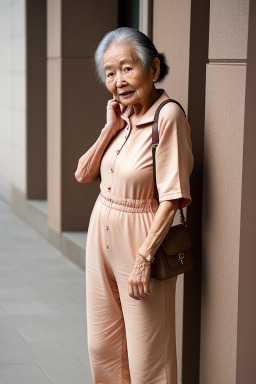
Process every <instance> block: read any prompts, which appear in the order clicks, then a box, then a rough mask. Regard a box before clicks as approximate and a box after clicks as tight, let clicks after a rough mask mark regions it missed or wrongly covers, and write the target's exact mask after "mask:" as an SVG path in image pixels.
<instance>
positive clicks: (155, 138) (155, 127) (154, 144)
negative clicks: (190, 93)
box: [152, 99, 187, 225]
mask: <svg viewBox="0 0 256 384" xmlns="http://www.w3.org/2000/svg"><path fill="white" fill-rule="evenodd" d="M169 102H173V103H176V104H178V106H179V107H180V108H181V109H182V111H183V113H184V115H185V117H186V112H185V111H184V109H183V107H182V106H181V104H180V103H179V102H178V101H177V100H174V99H166V100H164V101H163V102H162V103H161V104H160V105H159V106H158V107H157V109H156V112H155V116H154V123H153V127H152V154H153V170H154V197H156V199H157V200H158V203H159V196H158V190H157V185H156V148H157V146H158V143H159V134H158V118H159V113H160V110H161V108H162V107H163V106H164V105H165V104H167V103H169ZM179 211H180V219H181V222H182V224H184V225H187V222H186V219H185V216H184V213H183V209H182V208H179Z"/></svg>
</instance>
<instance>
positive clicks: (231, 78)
mask: <svg viewBox="0 0 256 384" xmlns="http://www.w3.org/2000/svg"><path fill="white" fill-rule="evenodd" d="M254 10H255V8H254ZM248 17H249V0H243V1H238V0H236V1H228V0H224V1H223V0H212V1H211V9H210V39H209V64H207V68H206V70H207V81H206V113H205V138H204V188H203V232H202V235H203V236H202V238H203V259H202V294H201V299H202V305H201V309H202V310H201V338H200V339H201V346H200V347H201V348H200V350H201V353H200V383H207V384H216V383H225V384H234V383H238V382H239V383H251V384H252V383H254V382H255V376H254V378H253V377H252V376H250V372H247V375H245V376H243V377H241V376H240V378H239V380H238V377H239V376H237V369H238V370H239V373H241V372H242V369H241V364H242V362H246V360H247V359H249V362H246V366H247V367H250V370H251V372H252V371H253V370H254V372H255V367H253V359H254V356H255V355H254V356H253V355H251V356H250V351H251V352H252V351H253V350H254V352H255V345H254V347H252V345H251V342H249V340H248V337H250V336H251V337H253V334H250V332H249V329H251V331H252V328H253V327H252V324H253V323H251V320H252V319H251V320H250V323H249V324H250V327H249V328H247V329H244V328H243V327H241V326H242V325H243V326H245V327H246V321H245V317H247V316H248V315H249V316H251V313H250V311H249V310H250V306H251V305H253V301H251V302H249V301H247V303H246V304H243V303H242V300H241V299H242V298H246V299H247V300H249V299H250V298H252V295H251V294H249V295H248V294H247V288H246V287H247V281H246V280H247V276H246V273H245V269H244V268H245V264H246V272H247V273H248V274H249V273H250V272H249V271H252V270H253V258H254V255H252V254H251V255H248V254H247V253H246V249H247V246H248V247H249V249H250V248H251V250H252V247H253V244H252V242H253V233H252V232H251V234H250V235H251V239H250V236H249V238H248V235H249V231H247V232H246V228H249V227H250V225H251V224H253V222H254V221H255V219H253V216H252V215H249V217H250V218H251V220H250V219H249V221H248V222H247V216H246V215H245V213H246V212H247V213H248V212H250V211H251V209H254V208H253V205H250V203H251V202H252V201H251V200H250V201H249V200H248V196H247V195H246V191H248V190H249V186H250V183H251V180H249V178H248V177H246V176H245V174H244V169H245V167H247V166H249V169H250V171H251V172H252V171H253V170H255V165H254V164H255V161H254V163H253V164H251V163H250V161H249V158H248V154H246V152H247V148H246V146H247V145H248V146H249V145H250V139H252V138H253V137H254V138H255V133H253V131H252V129H253V126H252V120H250V119H249V117H248V116H247V120H246V121H247V126H246V125H245V95H246V93H245V92H246V70H247V67H246V61H247V41H248ZM254 23H255V18H254ZM252 28H255V27H253V26H252ZM254 37H255V32H254ZM254 42H255V40H254ZM251 44H253V42H252V41H251ZM254 50H255V44H254ZM254 55H255V51H254ZM254 63H255V61H254ZM252 71H253V69H252V67H251V72H250V76H251V77H252V78H254V84H255V72H254V73H252ZM247 84H248V82H247ZM248 85H249V84H248ZM249 86H250V85H249ZM248 92H249V93H248V95H249V94H251V95H252V93H254V95H255V88H254V89H253V92H252V88H250V90H249V91H248ZM251 108H254V107H252V104H250V106H249V104H248V109H247V112H248V113H249V110H250V109H251ZM254 114H255V112H254ZM244 140H246V141H244ZM249 151H250V154H249V156H253V157H254V158H255V153H254V154H253V155H252V153H253V152H252V148H249ZM254 160H255V159H254ZM246 172H247V171H246ZM251 177H253V174H251ZM248 180H249V181H248ZM251 197H252V196H251ZM241 203H242V205H241ZM249 205H250V207H249ZM242 207H243V208H245V210H244V211H243V210H242ZM250 213H252V211H251V212H250ZM241 214H242V216H241ZM241 219H243V220H241ZM247 241H249V243H248V244H247ZM241 246H243V247H242V248H241ZM248 257H249V259H250V260H252V263H251V262H250V260H248V259H247V258H248ZM245 259H246V260H248V261H249V262H248V263H246V262H245ZM254 265H255V262H254ZM241 267H243V269H242V270H241V273H242V274H240V268H241ZM248 276H250V275H248ZM240 277H241V279H240ZM249 280H250V287H251V288H253V289H254V290H255V279H254V281H253V278H250V279H249ZM241 288H242V290H243V291H242V292H241V293H240V292H239V291H240V289H241ZM239 298H240V300H238V299H239ZM239 306H241V309H244V310H245V311H246V313H243V314H242V313H241V311H240V307H239ZM239 313H240V326H239V323H238V314H239ZM252 313H253V316H254V320H255V310H254V311H252ZM254 324H255V322H254ZM242 335H243V336H246V338H245V339H244V338H242ZM249 335H250V336H249ZM242 339H243V341H244V342H245V343H247V344H246V345H250V348H249V350H247V348H245V350H246V352H245V351H244V352H245V356H243V357H241V352H238V346H239V344H238V340H240V346H241V342H242ZM238 357H240V359H239V360H238ZM238 363H239V366H237V364H238Z"/></svg>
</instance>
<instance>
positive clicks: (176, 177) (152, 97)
mask: <svg viewBox="0 0 256 384" xmlns="http://www.w3.org/2000/svg"><path fill="white" fill-rule="evenodd" d="M94 58H95V64H96V69H97V74H98V79H100V80H101V81H102V82H103V83H104V84H105V85H106V87H107V89H108V90H109V92H110V93H111V94H112V95H113V98H112V99H111V100H109V101H108V103H107V107H106V108H107V112H106V120H107V121H106V125H105V126H104V128H103V129H102V130H101V132H100V135H99V137H98V139H97V141H96V142H95V144H94V145H93V146H92V147H91V148H90V149H88V150H87V152H86V153H85V154H84V155H83V156H82V157H81V158H80V159H79V161H78V167H77V170H76V172H75V177H76V179H77V181H78V182H80V183H90V182H92V181H94V180H96V179H98V178H99V177H100V176H101V183H100V193H99V195H98V197H97V200H96V202H95V205H94V208H93V211H92V214H91V217H90V222H89V228H88V234H87V243H86V300H87V301H86V306H87V335H88V349H89V358H90V365H91V370H92V375H93V379H94V382H95V383H101V384H103V383H104V384H130V381H131V380H132V384H153V383H154V384H164V383H166V384H167V383H168V384H177V359H176V339H175V289H176V281H177V276H176V277H173V278H170V279H167V280H163V281H160V280H156V279H154V278H152V277H150V270H151V261H152V259H153V256H154V254H155V252H156V250H157V248H158V247H159V245H160V244H161V242H162V241H163V239H164V237H165V235H166V234H167V232H168V230H169V228H170V226H171V225H172V222H173V219H174V216H175V213H176V211H177V209H178V208H179V207H180V208H183V207H186V206H188V205H189V204H190V203H191V201H192V199H191V196H190V184H189V177H190V175H191V173H192V169H193V163H194V160H193V154H192V144H191V138H190V126H189V123H188V121H187V119H186V117H185V115H184V113H183V112H182V110H181V108H180V107H179V106H178V105H177V104H175V103H172V102H170V103H167V104H165V105H164V106H163V108H162V109H161V111H160V115H159V124H158V129H159V145H158V147H157V149H156V180H157V187H158V193H159V202H160V204H158V202H157V199H156V198H155V197H154V176H153V159H152V147H151V145H152V124H153V118H154V113H155V111H156V109H157V107H158V105H159V104H160V103H161V102H162V101H164V100H166V99H168V98H169V96H168V95H167V93H166V92H165V90H164V89H157V88H155V83H156V82H158V81H161V80H163V79H164V78H165V76H166V75H167V73H168V65H167V64H166V60H165V55H164V54H161V53H158V52H157V50H156V48H155V46H154V44H153V43H152V41H151V40H150V39H149V38H148V37H147V36H146V35H144V34H143V33H141V32H140V31H138V30H136V29H133V28H127V27H123V28H117V29H115V30H113V31H110V32H108V33H107V34H106V35H105V36H104V37H103V39H102V40H101V42H100V43H99V45H98V47H97V49H96V52H95V57H94Z"/></svg>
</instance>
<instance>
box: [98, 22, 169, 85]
mask: <svg viewBox="0 0 256 384" xmlns="http://www.w3.org/2000/svg"><path fill="white" fill-rule="evenodd" d="M119 42H129V43H131V44H132V45H133V46H134V48H135V50H136V53H137V55H138V57H139V58H140V60H141V62H142V65H143V68H144V69H145V70H148V69H149V68H150V65H151V63H152V61H153V59H154V58H155V57H158V58H159V60H160V74H159V77H158V79H157V81H156V82H158V81H161V80H163V79H164V78H165V77H166V75H167V74H168V73H169V66H168V65H167V63H166V57H165V54H164V53H158V52H157V49H156V47H155V46H154V44H153V42H152V41H151V40H150V39H149V38H148V37H147V36H146V35H145V34H144V33H142V32H140V31H139V30H137V29H134V28H129V27H120V28H116V29H114V30H113V31H110V32H107V33H106V34H105V35H104V36H103V38H102V40H101V41H100V43H99V45H98V47H97V49H96V51H95V53H94V65H95V70H96V77H97V79H98V81H99V82H100V83H105V71H104V68H103V55H104V53H105V52H106V50H107V49H108V48H109V47H110V46H111V45H112V44H113V43H119Z"/></svg>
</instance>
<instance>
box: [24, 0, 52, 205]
mask: <svg viewBox="0 0 256 384" xmlns="http://www.w3.org/2000/svg"><path fill="white" fill-rule="evenodd" d="M26 73H27V77H26V85H27V87H26V89H27V133H26V139H27V151H26V168H27V178H26V197H27V198H28V199H46V198H47V193H46V189H47V182H46V152H47V149H46V1H45V0H27V1H26Z"/></svg>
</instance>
